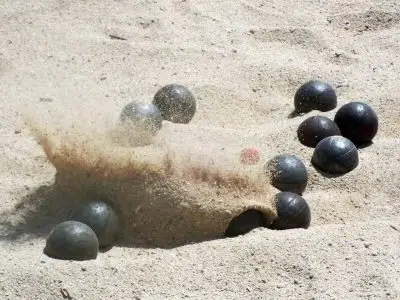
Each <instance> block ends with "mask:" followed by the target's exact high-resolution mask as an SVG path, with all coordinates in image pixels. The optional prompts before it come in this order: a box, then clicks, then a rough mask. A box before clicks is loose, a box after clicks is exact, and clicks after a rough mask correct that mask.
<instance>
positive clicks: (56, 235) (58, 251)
mask: <svg viewBox="0 0 400 300" xmlns="http://www.w3.org/2000/svg"><path fill="white" fill-rule="evenodd" d="M98 251H99V241H98V239H97V236H96V233H95V232H94V231H93V230H92V229H91V228H90V227H89V226H88V225H86V224H84V223H81V222H78V221H65V222H63V223H60V224H58V225H57V226H55V227H54V228H53V230H52V231H51V232H50V234H49V236H48V238H47V241H46V247H45V248H44V250H43V252H44V254H46V255H47V256H49V257H51V258H55V259H61V260H91V259H96V258H97V254H98Z"/></svg>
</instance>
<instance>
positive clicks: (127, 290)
mask: <svg viewBox="0 0 400 300" xmlns="http://www.w3.org/2000/svg"><path fill="white" fill-rule="evenodd" d="M0 16H1V25H0V34H1V37H2V38H1V41H0V45H1V46H0V79H1V80H0V90H1V94H0V101H1V104H2V109H1V111H0V131H1V136H2V139H1V141H0V151H1V155H0V172H1V173H0V176H1V186H0V190H1V204H0V226H1V227H0V233H1V236H0V245H1V246H0V299H63V298H64V299H184V298H189V299H206V298H210V299H399V298H400V201H399V199H400V198H399V197H400V189H399V183H400V175H399V172H398V170H399V168H400V151H399V146H400V109H399V103H400V102H399V101H400V97H399V93H398V86H399V80H400V75H399V74H400V64H399V63H400V60H399V55H400V54H399V53H400V52H399V50H400V46H399V45H400V24H399V23H400V4H398V2H397V1H395V0H386V1H379V3H378V1H372V0H370V1H361V0H359V1H350V0H345V1H344V0H343V1H327V0H326V1H317V0H307V1H293V0H292V1H278V0H276V1H213V2H211V1H191V0H187V1H164V2H163V1H98V0H97V1H84V2H82V1H61V0H59V1H50V0H49V1H46V0H41V1H36V2H35V4H26V1H18V0H15V1H1V2H0ZM110 36H118V37H122V38H123V40H121V39H115V38H111V37H110ZM314 78H319V79H322V80H325V81H327V82H329V83H331V84H332V86H334V87H335V89H336V91H337V94H338V108H339V107H340V106H341V105H343V104H344V103H347V102H349V101H355V100H362V101H365V102H366V103H368V104H370V105H371V106H372V107H373V108H374V109H375V111H376V112H377V114H378V116H379V120H380V127H379V132H378V134H377V136H376V138H375V139H374V143H373V144H372V145H370V146H369V147H366V148H363V149H360V151H359V155H360V165H359V167H358V168H357V169H356V170H354V171H353V172H350V173H349V174H347V175H345V176H341V177H336V178H326V177H323V176H322V175H321V174H319V173H318V172H316V171H315V169H314V168H313V167H312V166H311V164H310V163H309V162H310V159H311V155H312V149H310V148H306V147H304V146H302V145H301V144H300V143H299V142H298V141H297V138H296V129H297V126H298V125H299V124H300V122H301V121H302V120H304V119H305V118H307V117H308V116H310V115H315V114H317V112H312V113H309V114H307V115H305V116H301V117H296V118H288V115H289V114H290V113H291V111H292V110H293V95H294V93H295V91H296V89H297V88H298V87H299V86H300V85H301V84H302V83H304V82H306V81H307V80H309V79H314ZM169 83H182V84H184V85H186V86H188V87H189V88H190V89H191V90H192V91H193V93H194V94H195V95H196V97H197V99H198V112H197V114H196V116H195V118H194V119H193V121H192V122H191V124H190V125H187V127H185V128H187V129H185V128H184V129H182V133H180V134H174V128H182V127H180V126H174V125H173V124H165V128H163V131H162V132H161V133H160V134H161V135H162V136H164V137H167V138H170V139H173V142H174V143H175V144H177V145H179V144H185V145H186V146H187V147H186V148H190V147H191V148H192V149H197V150H196V151H199V152H200V151H201V150H207V149H208V151H209V153H211V154H212V153H213V151H217V150H216V149H217V148H220V147H224V148H225V149H227V151H228V152H229V153H230V154H232V155H233V154H234V153H236V152H235V151H238V150H240V149H241V148H242V147H248V146H257V147H259V148H260V149H261V151H262V162H261V163H263V162H265V161H267V160H268V159H269V158H271V157H272V156H274V155H276V154H280V153H291V154H295V155H298V156H299V157H301V158H302V159H303V161H305V162H306V166H307V168H308V171H309V174H310V183H309V186H308V187H307V190H306V192H305V193H304V198H305V199H306V200H307V201H308V203H309V204H310V207H311V209H312V224H311V227H310V228H309V229H308V230H288V231H279V232H277V231H271V230H268V229H255V230H254V231H252V232H251V233H249V234H247V235H245V236H240V237H237V238H232V239H219V240H214V241H204V242H202V243H195V244H190V245H184V246H180V247H175V248H173V249H161V248H138V247H129V246H128V247H114V248H113V249H111V250H110V251H108V252H106V253H101V254H99V256H98V258H97V260H95V261H87V262H69V261H57V260H53V259H50V258H48V257H46V256H45V255H44V254H42V250H43V247H44V244H45V237H46V234H47V233H48V231H49V229H50V227H49V224H47V225H46V222H45V221H46V220H53V221H54V217H55V216H56V215H57V210H56V209H54V208H51V209H50V208H48V209H46V208H47V206H46V205H40V201H41V199H42V198H43V197H44V196H45V195H46V194H48V193H49V187H50V186H51V185H52V183H53V182H54V175H55V169H54V167H53V166H52V165H51V164H50V163H49V162H48V161H47V159H46V157H45V155H44V153H43V151H42V148H41V147H40V146H39V145H38V143H37V142H36V141H35V139H34V138H33V136H32V135H31V133H30V131H29V128H27V127H26V126H24V123H23V120H24V119H23V116H24V115H25V114H26V112H27V111H28V112H30V113H32V112H33V113H34V114H35V115H36V116H38V118H41V117H39V116H42V115H46V113H47V111H50V110H52V109H58V110H61V111H63V112H65V116H63V117H62V118H66V119H68V118H70V119H76V120H80V121H82V122H83V121H85V122H89V123H93V124H99V126H100V125H106V126H109V125H112V124H113V122H114V121H115V120H116V119H117V118H118V115H119V113H120V111H121V108H122V107H123V106H124V105H125V104H126V103H127V102H129V101H131V100H135V99H136V100H143V101H148V102H150V101H151V99H152V97H153V95H154V93H155V92H156V91H157V89H158V88H160V87H161V86H163V85H165V84H169ZM33 107H34V109H33ZM27 108H29V109H27ZM336 110H337V109H335V110H333V111H330V112H328V113H324V114H323V115H325V116H328V117H333V116H334V114H335V112H336ZM178 132H179V130H178ZM188 145H189V146H190V147H188ZM186 148H185V149H186ZM210 149H211V150H210ZM56 200H57V199H54V201H56ZM26 234H29V235H26Z"/></svg>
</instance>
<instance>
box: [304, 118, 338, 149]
mask: <svg viewBox="0 0 400 300" xmlns="http://www.w3.org/2000/svg"><path fill="white" fill-rule="evenodd" d="M333 135H340V129H339V127H338V126H337V125H336V123H335V122H333V121H332V120H331V119H329V118H327V117H324V116H313V117H309V118H307V119H305V120H304V121H303V122H302V123H301V124H300V125H299V127H298V128H297V137H298V139H299V141H300V142H301V143H302V144H303V145H305V146H307V147H315V146H317V144H318V143H319V142H320V141H322V140H323V139H324V138H326V137H328V136H333Z"/></svg>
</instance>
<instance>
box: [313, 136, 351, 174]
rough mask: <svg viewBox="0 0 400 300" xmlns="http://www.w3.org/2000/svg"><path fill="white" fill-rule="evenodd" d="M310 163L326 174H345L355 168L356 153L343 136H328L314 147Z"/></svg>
mask: <svg viewBox="0 0 400 300" xmlns="http://www.w3.org/2000/svg"><path fill="white" fill-rule="evenodd" d="M311 162H312V164H313V165H314V166H315V167H317V168H318V169H320V170H321V171H324V172H326V173H331V174H342V173H347V172H350V171H352V170H354V169H355V168H356V167H357V165H358V151H357V148H356V146H355V145H354V144H353V143H352V142H351V141H350V140H349V139H347V138H345V137H343V136H330V137H327V138H324V139H323V140H322V141H320V142H319V143H318V145H317V146H316V147H315V149H314V154H313V156H312V159H311Z"/></svg>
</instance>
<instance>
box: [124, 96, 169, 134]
mask: <svg viewBox="0 0 400 300" xmlns="http://www.w3.org/2000/svg"><path fill="white" fill-rule="evenodd" d="M120 120H121V122H122V124H124V125H128V126H133V128H134V129H138V130H140V131H145V132H148V133H150V134H152V135H155V134H156V133H157V132H158V131H159V130H160V129H161V128H162V116H161V112H160V110H159V109H158V107H157V106H155V105H154V104H152V103H144V102H139V101H132V102H130V103H128V104H127V105H126V106H125V107H124V108H123V110H122V112H121V115H120Z"/></svg>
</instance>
